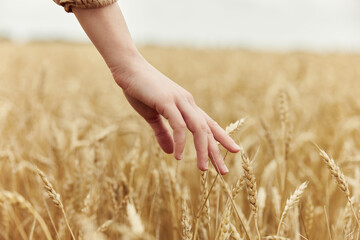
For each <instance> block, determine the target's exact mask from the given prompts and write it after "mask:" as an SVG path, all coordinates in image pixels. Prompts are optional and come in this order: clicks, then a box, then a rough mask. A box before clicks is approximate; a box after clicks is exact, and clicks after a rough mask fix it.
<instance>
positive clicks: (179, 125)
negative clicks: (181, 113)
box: [175, 122, 186, 131]
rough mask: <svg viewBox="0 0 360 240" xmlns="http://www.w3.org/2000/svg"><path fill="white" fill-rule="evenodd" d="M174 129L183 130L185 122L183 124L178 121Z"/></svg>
mask: <svg viewBox="0 0 360 240" xmlns="http://www.w3.org/2000/svg"><path fill="white" fill-rule="evenodd" d="M175 129H177V130H181V131H184V130H186V124H185V123H184V122H179V123H178V124H177V125H176V127H175Z"/></svg>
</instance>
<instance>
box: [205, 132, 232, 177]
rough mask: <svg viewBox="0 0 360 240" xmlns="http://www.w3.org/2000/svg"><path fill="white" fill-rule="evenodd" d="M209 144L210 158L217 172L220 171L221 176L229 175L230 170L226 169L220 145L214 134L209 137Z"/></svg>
mask: <svg viewBox="0 0 360 240" xmlns="http://www.w3.org/2000/svg"><path fill="white" fill-rule="evenodd" d="M208 144H209V146H208V147H209V158H210V160H211V162H212V164H213V165H214V167H215V169H216V171H220V173H221V174H227V173H228V172H229V169H228V168H227V167H226V165H225V162H224V159H223V157H222V156H221V153H220V150H219V147H218V145H217V144H216V142H215V139H214V137H213V135H212V134H209V135H208Z"/></svg>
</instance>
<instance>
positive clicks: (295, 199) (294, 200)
mask: <svg viewBox="0 0 360 240" xmlns="http://www.w3.org/2000/svg"><path fill="white" fill-rule="evenodd" d="M307 185H308V183H307V182H304V183H302V184H301V185H300V186H299V187H298V188H297V189H296V190H295V192H294V193H293V194H292V195H291V196H290V198H289V199H288V200H286V205H285V208H284V211H283V213H282V214H281V218H280V222H279V226H278V229H277V233H276V235H277V236H279V235H280V230H281V225H282V223H283V221H284V220H285V218H286V216H287V214H288V212H289V210H290V209H292V208H294V207H295V206H296V205H297V204H298V203H299V200H300V198H301V196H302V194H303V193H304V191H305V189H306V187H307Z"/></svg>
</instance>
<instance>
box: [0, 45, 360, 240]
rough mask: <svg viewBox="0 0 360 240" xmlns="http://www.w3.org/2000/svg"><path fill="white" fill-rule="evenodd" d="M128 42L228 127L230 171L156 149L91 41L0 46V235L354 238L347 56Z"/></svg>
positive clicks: (357, 109)
mask: <svg viewBox="0 0 360 240" xmlns="http://www.w3.org/2000/svg"><path fill="white" fill-rule="evenodd" d="M141 51H142V52H143V54H144V55H145V56H146V58H147V59H149V61H150V62H151V63H153V64H154V65H155V66H156V67H158V68H159V69H160V70H161V71H163V72H164V73H165V74H166V75H168V76H169V77H171V78H173V79H174V80H176V81H177V82H179V83H180V84H181V85H182V86H184V87H185V88H187V89H188V90H189V91H190V92H192V93H193V95H194V97H195V99H196V101H197V102H198V104H199V105H200V106H201V107H202V108H203V109H204V110H205V111H207V112H208V113H209V114H210V115H211V116H212V117H213V118H215V119H216V120H217V121H218V122H219V124H220V125H221V126H223V127H226V126H228V125H230V123H235V124H233V125H230V126H229V127H228V129H227V130H228V131H229V132H231V134H232V136H233V137H234V138H235V140H236V141H237V142H238V143H239V144H240V145H241V146H242V148H243V151H242V152H241V153H238V154H231V153H227V152H226V151H224V149H222V151H223V154H224V155H226V162H227V165H228V166H229V169H230V173H229V174H228V175H226V176H223V177H221V176H219V175H217V172H216V171H215V170H214V169H213V168H211V169H210V170H209V171H208V172H207V173H206V174H205V173H203V174H201V173H200V171H198V170H197V169H196V162H195V161H196V153H195V151H194V147H193V145H192V144H187V146H186V151H185V154H184V159H183V160H182V161H175V160H174V159H173V158H172V157H171V156H167V155H165V154H164V153H162V152H161V151H160V149H159V147H158V146H157V144H156V142H155V138H154V137H153V133H152V132H151V129H150V128H149V127H148V126H147V125H146V123H144V121H143V120H142V119H141V118H140V117H138V116H137V115H136V114H135V112H134V111H133V110H132V109H131V108H130V107H129V105H128V104H127V102H126V100H125V98H124V97H123V95H122V92H121V89H119V88H118V87H117V86H116V85H115V83H114V82H113V80H112V79H111V75H110V73H109V72H108V70H107V68H106V66H105V64H104V63H103V62H102V60H101V58H100V56H99V55H98V53H97V52H96V51H95V49H94V48H93V47H91V46H89V45H76V44H61V43H52V44H44V43H33V44H28V45H16V44H12V43H9V42H0V54H1V58H0V84H1V86H2V87H1V89H0V134H1V141H0V169H1V174H0V239H16V240H17V239H21V240H23V239H47V240H50V239H54V240H55V239H57V240H58V239H61V240H63V239H64V240H66V239H72V238H75V239H126V240H127V239H161V240H162V239H194V238H195V237H196V239H206V240H207V239H231V240H232V239H258V238H259V236H261V238H262V239H294V240H300V239H309V240H311V239H334V240H335V239H358V238H359V226H358V224H359V222H358V219H359V217H358V215H359V206H360V202H359V201H360V191H359V189H360V188H359V182H360V144H359V139H360V132H359V129H360V117H359V116H360V115H359V114H360V102H359V99H358V96H359V93H360V81H359V79H360V67H359V66H360V55H355V54H312V53H300V52H298V53H270V52H249V51H241V50H191V49H175V48H173V49H170V48H155V47H144V48H142V49H141ZM238 119H241V121H239V122H236V121H237V120H238ZM244 119H245V120H244ZM238 125H241V126H240V127H238ZM188 138H189V141H188V143H190V142H191V136H190V134H188ZM316 146H319V147H320V148H321V149H323V150H320V153H319V149H317V147H316ZM37 169H41V171H38V170H37ZM332 178H333V179H334V180H335V181H333V180H332ZM304 182H306V183H308V185H307V188H306V189H305V186H306V184H302V183H304ZM43 186H45V190H44V188H43ZM245 186H246V187H245ZM299 186H300V187H299ZM295 189H297V190H295ZM47 194H48V195H49V196H50V198H48V196H47ZM60 196H61V198H60ZM65 213H66V214H65ZM67 223H68V224H67ZM71 231H72V232H73V235H74V237H72V236H71ZM195 231H196V232H195Z"/></svg>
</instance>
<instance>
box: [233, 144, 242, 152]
mask: <svg viewBox="0 0 360 240" xmlns="http://www.w3.org/2000/svg"><path fill="white" fill-rule="evenodd" d="M233 146H234V148H235V149H236V150H237V151H240V146H239V145H237V144H236V143H235V142H234V145H233Z"/></svg>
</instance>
